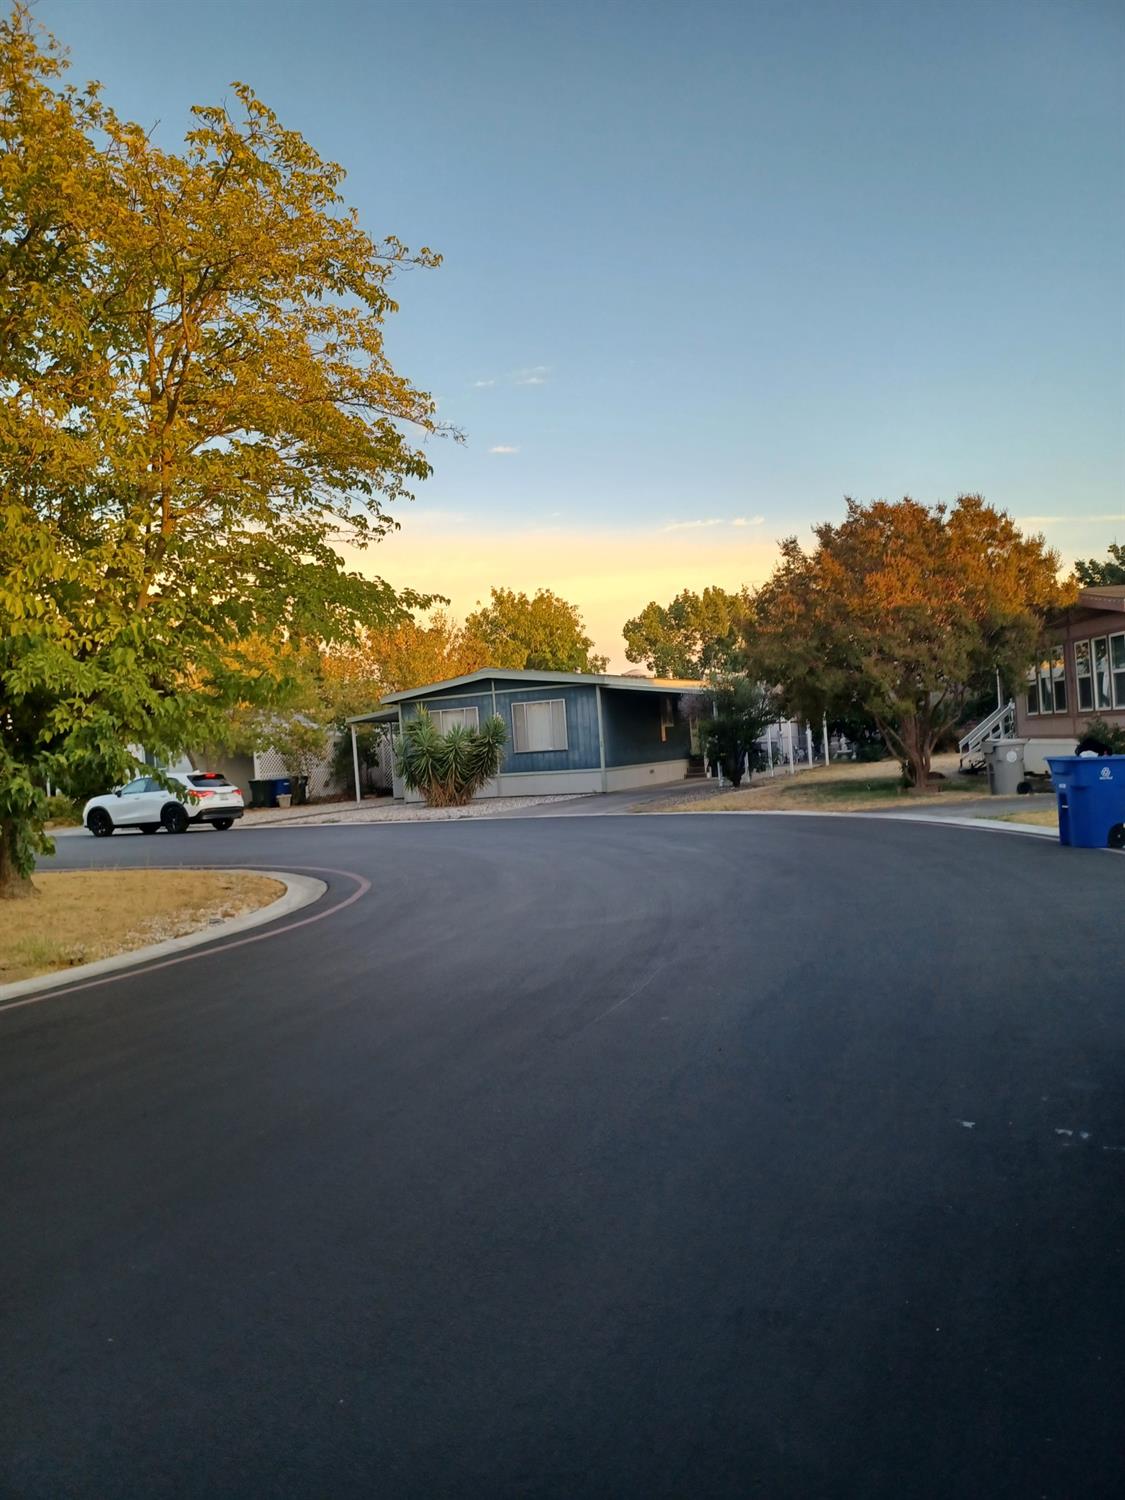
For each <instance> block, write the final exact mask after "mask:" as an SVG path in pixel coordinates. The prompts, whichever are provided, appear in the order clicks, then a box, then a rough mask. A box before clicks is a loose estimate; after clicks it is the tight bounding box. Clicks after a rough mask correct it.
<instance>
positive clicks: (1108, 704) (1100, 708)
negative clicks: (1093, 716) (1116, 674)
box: [1090, 635, 1113, 714]
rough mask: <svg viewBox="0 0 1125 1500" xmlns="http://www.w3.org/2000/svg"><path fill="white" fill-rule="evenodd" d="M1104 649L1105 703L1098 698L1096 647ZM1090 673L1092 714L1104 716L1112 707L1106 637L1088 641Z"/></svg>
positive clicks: (1111, 683) (1111, 687)
mask: <svg viewBox="0 0 1125 1500" xmlns="http://www.w3.org/2000/svg"><path fill="white" fill-rule="evenodd" d="M1098 646H1104V647H1105V658H1104V660H1105V677H1106V681H1105V700H1106V701H1105V702H1104V703H1102V702H1100V701H1099V698H1098V692H1099V688H1098V653H1097V649H1096V648H1097V647H1098ZM1090 671H1091V674H1092V675H1093V679H1094V712H1095V713H1098V714H1104V713H1105V712H1106V711H1107V709H1111V708H1112V707H1113V674H1112V672H1111V671H1110V669H1109V637H1108V636H1107V635H1095V636H1092V637H1091V639H1090Z"/></svg>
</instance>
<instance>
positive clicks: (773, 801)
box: [660, 755, 988, 812]
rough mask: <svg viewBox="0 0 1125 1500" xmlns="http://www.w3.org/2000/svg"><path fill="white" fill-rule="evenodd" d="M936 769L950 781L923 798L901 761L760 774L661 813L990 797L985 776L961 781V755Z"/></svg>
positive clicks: (855, 808) (827, 808) (855, 807)
mask: <svg viewBox="0 0 1125 1500" xmlns="http://www.w3.org/2000/svg"><path fill="white" fill-rule="evenodd" d="M933 769H934V770H935V771H940V772H941V773H942V775H943V776H944V777H945V780H943V781H938V782H935V783H934V790H933V791H932V792H928V793H925V794H924V795H919V794H916V793H913V792H908V791H907V790H906V788H905V787H903V786H902V785H901V773H900V771H899V765H898V761H896V760H880V761H875V762H873V763H868V764H855V763H853V762H851V761H841V762H839V763H838V764H837V765H830V766H814V767H813V768H812V769H811V770H805V771H797V772H796V773H795V774H794V775H792V776H791V775H790V774H789V772H788V771H780V770H779V771H778V772H777V774H776V775H774V776H772V777H771V776H770V775H769V774H768V772H758V773H755V776H754V779H753V781H752V782H751V784H750V785H749V786H748V787H740V788H739V789H738V791H736V792H726V793H721V794H720V795H719V796H716V797H707V798H704V799H701V800H699V801H696V802H690V801H684V802H677V803H674V804H672V805H671V806H669V807H664V808H661V809H660V810H661V811H662V812H787V811H793V810H794V809H802V808H804V809H807V810H808V811H810V812H811V811H814V810H815V811H818V812H867V811H869V810H877V809H880V808H888V807H893V806H895V805H899V806H906V805H908V804H909V805H918V804H921V805H925V803H926V802H927V801H928V800H930V799H931V798H933V799H934V800H940V801H941V803H942V805H943V806H947V805H950V804H954V803H957V802H971V801H973V800H974V799H975V798H977V797H982V796H985V797H986V796H987V795H988V783H987V781H985V779H984V778H983V777H981V776H959V775H958V774H957V756H956V755H935V756H934V761H933Z"/></svg>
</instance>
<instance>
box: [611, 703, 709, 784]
mask: <svg viewBox="0 0 1125 1500" xmlns="http://www.w3.org/2000/svg"><path fill="white" fill-rule="evenodd" d="M664 701H665V700H664V698H663V696H662V695H661V694H659V693H636V692H616V693H615V692H614V691H613V689H612V688H605V689H603V691H602V703H603V705H604V708H603V713H604V718H605V763H606V765H607V766H643V765H647V764H648V763H649V762H651V761H661V760H686V759H687V757H688V756H689V755H690V754H691V732H690V730H689V728H688V722H687V719H686V718H685V717H684V714H683V710H682V709H681V708H680V707H679V705H678V704H677V707H676V714H675V717H676V722H675V723H674V724H672V725H671V726H670V727H669V729H668V737H667V739H665V740H661V738H660V715H661V709H662V708H663V706H664Z"/></svg>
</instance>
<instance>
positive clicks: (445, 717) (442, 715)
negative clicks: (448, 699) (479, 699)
mask: <svg viewBox="0 0 1125 1500" xmlns="http://www.w3.org/2000/svg"><path fill="white" fill-rule="evenodd" d="M470 715H471V716H472V717H471V719H470ZM430 717H431V718H432V719H434V720H435V721H436V722H435V725H434V727H435V729H436V730H437V732H438V734H448V733H449V731H450V730H451V729H452V728H453V727H454V726H455V725H462V726H464V728H466V729H468V730H471V731H472V733H474V734H475V733H476V732H477V730H478V729H479V728H480V709H479V708H477V706H476V704H475V703H474V704H472V705H471V706H470V707H468V708H431V709H430ZM447 721H448V722H447Z"/></svg>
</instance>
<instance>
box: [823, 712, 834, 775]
mask: <svg viewBox="0 0 1125 1500" xmlns="http://www.w3.org/2000/svg"><path fill="white" fill-rule="evenodd" d="M821 731H822V733H823V734H824V764H825V765H828V764H829V763H830V762H831V759H832V757H831V756H830V755H829V753H828V715H827V714H825V715H824V718H823V719H822V720H821Z"/></svg>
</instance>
